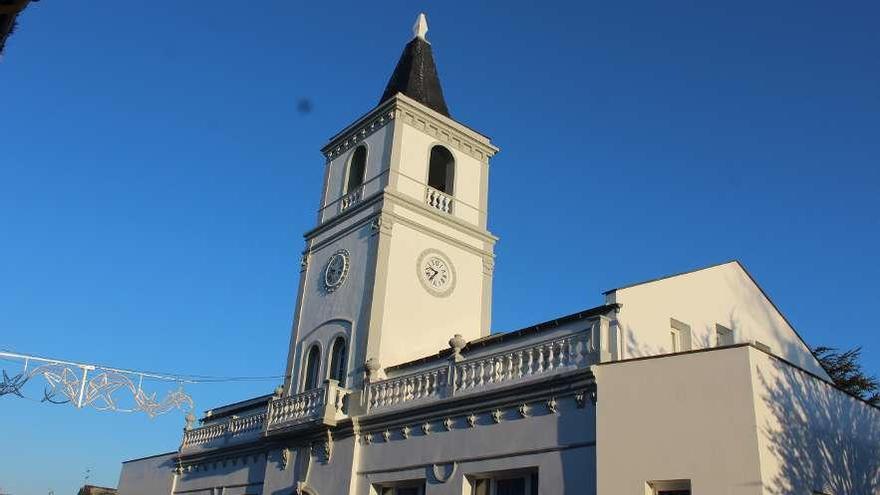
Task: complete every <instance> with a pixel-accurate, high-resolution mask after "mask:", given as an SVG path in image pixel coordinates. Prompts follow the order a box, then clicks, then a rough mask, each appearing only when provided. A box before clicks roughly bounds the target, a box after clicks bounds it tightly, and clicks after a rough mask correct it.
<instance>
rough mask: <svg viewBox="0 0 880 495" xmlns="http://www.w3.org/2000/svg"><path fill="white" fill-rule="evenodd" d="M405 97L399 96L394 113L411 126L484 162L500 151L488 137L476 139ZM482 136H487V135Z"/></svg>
mask: <svg viewBox="0 0 880 495" xmlns="http://www.w3.org/2000/svg"><path fill="white" fill-rule="evenodd" d="M404 98H405V97H403V98H401V97H398V99H397V104H396V106H395V108H394V113H395V115H396V118H398V119H401V120H402V121H403V122H405V123H406V124H408V125H409V126H411V127H414V128H415V129H418V130H420V131H422V132H424V133H425V134H427V135H429V136H431V137H433V138H434V139H436V140H438V141H440V142H442V143H444V144H446V145H447V146H449V147H452V148H455V149H457V150H458V151H461V152H462V153H464V154H466V155H468V156H470V157H472V158H476V159H477V160H479V161H480V162H482V163H489V158H490V157H491V156H493V155H494V154H495V153H497V152H498V148H496V147H495V146H492V145H491V144H489V143H488V138H486V141H485V142H480V141H479V140H477V139H474V137H472V136H469V135H468V134H467V133H466V132H463V131H462V130H460V129H456V127H455V126H453V125H450V123H448V122H445V121H443V120H441V119H440V118H438V117H435V116H434V115H432V114H431V113H429V112H427V111H425V110H423V109H422V108H420V107H419V106H417V105H418V104H417V103H415V102H413V103H410V101H407V99H404ZM450 120H452V119H450ZM453 122H454V121H453ZM455 124H456V125H459V126H460V125H461V124H458V123H455ZM462 127H464V126H462ZM468 130H469V129H468ZM469 131H470V130H469ZM470 132H473V131H470ZM474 134H477V133H474ZM478 135H479V134H478ZM480 137H483V138H485V136H480Z"/></svg>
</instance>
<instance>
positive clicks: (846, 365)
mask: <svg viewBox="0 0 880 495" xmlns="http://www.w3.org/2000/svg"><path fill="white" fill-rule="evenodd" d="M813 354H815V355H816V359H818V360H819V363H820V364H821V365H822V367H823V368H825V371H827V372H828V374H829V375H830V376H831V379H832V380H834V383H836V384H837V386H838V387H840V388H842V389H843V390H845V391H847V392H849V393H851V394H853V395H855V396H856V397H860V398H862V399H864V400H866V401H868V402H870V403H871V404H874V405H876V406H880V381H878V380H877V378H876V377H874V376H872V375H869V374H868V373H866V372H865V370H864V369H862V364H861V363H860V362H859V359H860V358H861V356H862V348H861V347H856V348H853V349H850V350H848V351H840V350H838V349H837V348H835V347H825V346H819V347H814V348H813Z"/></svg>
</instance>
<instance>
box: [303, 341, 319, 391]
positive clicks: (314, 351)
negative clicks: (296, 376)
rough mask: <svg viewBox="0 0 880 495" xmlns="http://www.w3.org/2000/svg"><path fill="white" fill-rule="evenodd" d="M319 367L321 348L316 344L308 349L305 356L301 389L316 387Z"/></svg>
mask: <svg viewBox="0 0 880 495" xmlns="http://www.w3.org/2000/svg"><path fill="white" fill-rule="evenodd" d="M320 368H321V350H320V349H318V346H317V345H313V346H312V347H311V349H309V355H308V358H306V374H305V377H304V378H303V391H305V390H311V389H313V388H317V387H318V370H319V369H320Z"/></svg>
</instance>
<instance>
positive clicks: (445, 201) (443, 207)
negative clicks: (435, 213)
mask: <svg viewBox="0 0 880 495" xmlns="http://www.w3.org/2000/svg"><path fill="white" fill-rule="evenodd" d="M452 202H453V201H452V196H450V195H448V194H446V193H444V192H441V191H438V190H437V189H434V188H433V187H431V186H425V203H427V205H428V206H430V207H432V208H436V209H438V210H440V211H442V212H444V213H452Z"/></svg>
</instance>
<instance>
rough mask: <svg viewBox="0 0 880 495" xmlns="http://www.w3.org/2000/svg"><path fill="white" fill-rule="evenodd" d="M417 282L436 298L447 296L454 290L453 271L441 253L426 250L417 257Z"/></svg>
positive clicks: (447, 259) (434, 250) (450, 264)
mask: <svg viewBox="0 0 880 495" xmlns="http://www.w3.org/2000/svg"><path fill="white" fill-rule="evenodd" d="M418 270H419V281H420V282H421V283H422V286H423V287H424V288H425V289H427V290H428V292H431V293H432V294H434V295H437V296H447V295H449V294H450V293H451V292H452V289H453V288H455V269H454V268H453V266H452V263H451V262H450V261H449V258H447V257H446V256H445V255H444V254H443V253H441V252H440V251H437V250H436V249H428V250H426V251H425V252H423V253H422V255H421V256H420V257H419V264H418Z"/></svg>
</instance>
